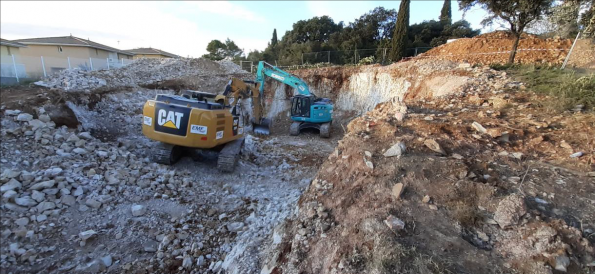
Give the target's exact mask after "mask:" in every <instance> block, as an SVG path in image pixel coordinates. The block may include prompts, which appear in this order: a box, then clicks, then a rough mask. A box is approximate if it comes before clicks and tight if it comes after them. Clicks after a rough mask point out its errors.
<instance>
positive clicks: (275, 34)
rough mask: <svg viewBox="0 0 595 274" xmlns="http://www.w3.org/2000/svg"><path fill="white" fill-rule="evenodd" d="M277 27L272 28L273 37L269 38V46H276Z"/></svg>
mask: <svg viewBox="0 0 595 274" xmlns="http://www.w3.org/2000/svg"><path fill="white" fill-rule="evenodd" d="M277 42H278V40H277V29H274V30H273V38H272V39H271V46H273V47H274V46H276V45H277Z"/></svg>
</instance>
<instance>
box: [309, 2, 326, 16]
mask: <svg viewBox="0 0 595 274" xmlns="http://www.w3.org/2000/svg"><path fill="white" fill-rule="evenodd" d="M306 3H307V6H308V10H309V11H310V13H311V14H312V15H313V16H324V15H328V16H331V11H330V10H331V5H330V3H329V2H326V1H308V2H306ZM331 18H332V16H331Z"/></svg>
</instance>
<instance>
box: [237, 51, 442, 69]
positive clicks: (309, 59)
mask: <svg viewBox="0 0 595 274" xmlns="http://www.w3.org/2000/svg"><path fill="white" fill-rule="evenodd" d="M430 49H431V47H416V48H408V49H407V51H406V54H407V55H408V56H417V55H419V54H422V53H424V52H426V51H428V50H430ZM388 52H389V48H376V49H357V50H337V51H318V52H306V53H303V54H302V58H301V61H298V62H287V61H281V60H274V61H272V62H271V64H273V65H275V66H277V67H279V68H289V69H292V68H304V67H324V66H331V65H341V66H342V65H358V64H360V65H364V64H383V65H386V64H388V63H389V60H388ZM233 62H234V63H235V64H237V65H238V66H240V67H241V68H242V69H243V70H245V71H248V72H252V73H255V72H256V66H257V65H258V62H254V61H233Z"/></svg>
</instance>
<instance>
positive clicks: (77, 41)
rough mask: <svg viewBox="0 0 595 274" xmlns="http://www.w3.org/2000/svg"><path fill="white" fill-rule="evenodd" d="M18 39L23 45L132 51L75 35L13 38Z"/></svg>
mask: <svg viewBox="0 0 595 274" xmlns="http://www.w3.org/2000/svg"><path fill="white" fill-rule="evenodd" d="M14 41H18V42H19V43H22V44H25V45H58V46H73V47H89V48H96V49H102V50H107V51H113V52H117V53H121V54H124V55H129V56H133V55H134V54H133V53H130V52H127V51H124V50H120V49H117V48H112V47H110V46H106V45H103V44H99V43H96V42H93V41H91V40H88V39H87V40H85V39H82V38H78V37H75V36H72V35H71V36H60V37H41V38H28V39H18V40H14Z"/></svg>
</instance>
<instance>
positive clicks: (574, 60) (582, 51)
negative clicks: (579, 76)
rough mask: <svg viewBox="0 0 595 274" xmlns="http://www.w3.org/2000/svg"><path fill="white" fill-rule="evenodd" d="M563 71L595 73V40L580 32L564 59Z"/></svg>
mask: <svg viewBox="0 0 595 274" xmlns="http://www.w3.org/2000/svg"><path fill="white" fill-rule="evenodd" d="M562 69H573V70H583V71H588V72H595V39H593V38H588V37H585V36H584V35H583V33H581V32H579V33H578V34H577V35H576V38H575V39H574V41H573V43H572V47H571V48H570V50H569V52H568V55H567V56H566V58H565V59H564V63H563V64H562Z"/></svg>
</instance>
